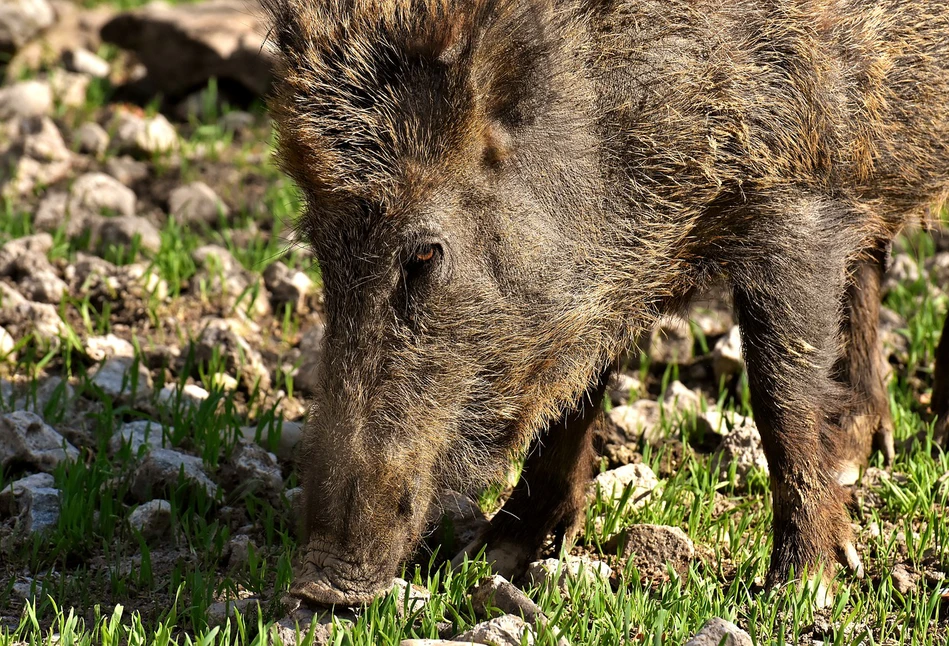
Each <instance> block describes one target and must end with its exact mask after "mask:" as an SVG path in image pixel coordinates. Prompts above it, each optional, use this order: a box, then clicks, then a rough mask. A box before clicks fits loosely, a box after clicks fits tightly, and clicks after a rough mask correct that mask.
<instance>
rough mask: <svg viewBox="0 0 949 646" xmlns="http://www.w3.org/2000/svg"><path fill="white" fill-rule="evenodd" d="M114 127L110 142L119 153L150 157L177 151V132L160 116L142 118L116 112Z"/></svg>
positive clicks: (128, 113)
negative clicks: (113, 134)
mask: <svg viewBox="0 0 949 646" xmlns="http://www.w3.org/2000/svg"><path fill="white" fill-rule="evenodd" d="M114 127H115V137H114V138H113V140H112V141H113V143H114V144H115V146H116V147H117V149H118V150H119V152H123V153H129V154H131V155H139V156H145V157H150V156H152V155H160V154H164V153H169V152H173V151H175V150H177V149H178V132H177V131H176V130H175V127H174V126H173V125H171V123H170V122H169V121H168V119H166V118H165V117H164V115H162V114H156V115H155V116H153V117H143V116H139V115H137V114H132V113H130V112H124V111H122V112H118V113H117V114H116V116H115V125H114Z"/></svg>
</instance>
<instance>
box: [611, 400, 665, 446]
mask: <svg viewBox="0 0 949 646" xmlns="http://www.w3.org/2000/svg"><path fill="white" fill-rule="evenodd" d="M609 416H610V420H611V421H612V422H613V423H614V424H616V426H617V427H618V428H619V429H620V430H621V431H622V433H623V436H624V437H625V439H626V441H627V442H630V443H638V442H639V440H640V439H643V440H645V441H646V443H647V444H651V445H653V446H656V445H658V444H659V443H660V442H661V441H662V439H663V434H662V426H661V425H660V423H659V422H660V419H661V416H662V414H661V411H660V407H659V404H658V403H657V402H655V401H653V400H651V399H641V400H639V401H637V402H635V403H632V404H629V405H628V406H617V407H615V408H613V409H612V410H610V413H609Z"/></svg>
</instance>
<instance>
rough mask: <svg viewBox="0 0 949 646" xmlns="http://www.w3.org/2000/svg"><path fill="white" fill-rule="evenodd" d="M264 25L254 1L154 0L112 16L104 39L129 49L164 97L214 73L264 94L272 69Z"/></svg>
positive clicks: (198, 83) (179, 94) (175, 94)
mask: <svg viewBox="0 0 949 646" xmlns="http://www.w3.org/2000/svg"><path fill="white" fill-rule="evenodd" d="M268 24H269V20H268V19H267V18H266V17H265V15H264V13H263V11H262V10H261V8H260V5H259V4H258V2H256V1H250V2H249V1H248V0H210V1H208V2H202V3H195V4H191V3H185V4H179V5H169V4H164V3H158V2H155V3H152V4H149V5H147V6H145V7H143V8H141V9H137V10H135V11H128V12H124V13H121V14H119V15H118V16H116V17H115V18H113V19H112V20H111V21H109V22H108V23H107V24H106V25H105V26H104V27H103V28H102V38H103V39H104V40H106V41H108V42H111V43H115V44H116V45H118V46H120V47H123V48H125V49H128V50H131V51H133V52H134V53H135V54H136V57H137V58H138V59H139V60H140V61H141V62H142V63H143V64H144V65H145V67H146V68H147V70H148V81H149V82H150V84H151V85H152V86H153V88H154V91H155V92H156V93H161V94H164V95H165V96H166V97H175V98H178V97H183V96H185V95H187V94H188V93H189V92H191V91H192V90H193V89H194V88H195V87H205V86H207V84H208V80H209V79H211V78H212V77H214V78H217V79H222V80H223V79H227V80H231V81H237V82H238V83H240V84H242V85H243V86H245V87H246V88H247V89H249V90H250V91H251V92H253V93H254V94H256V95H258V96H263V95H264V94H266V93H267V92H268V90H269V89H270V83H271V79H272V74H273V71H272V67H273V64H272V58H271V52H270V48H269V47H268V46H267V45H266V43H265V39H266V37H267V33H268Z"/></svg>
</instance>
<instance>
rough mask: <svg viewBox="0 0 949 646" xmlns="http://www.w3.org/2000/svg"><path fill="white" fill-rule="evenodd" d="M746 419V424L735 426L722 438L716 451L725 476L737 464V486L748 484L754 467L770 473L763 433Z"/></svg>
mask: <svg viewBox="0 0 949 646" xmlns="http://www.w3.org/2000/svg"><path fill="white" fill-rule="evenodd" d="M745 420H746V421H745V423H744V424H742V425H741V426H735V427H733V428H732V429H731V432H729V433H728V434H727V435H726V436H725V437H724V438H722V443H721V445H719V448H718V451H717V453H716V456H717V459H719V460H720V462H719V469H720V470H721V473H722V475H723V476H726V475H727V474H728V472H729V470H730V468H731V466H732V465H735V477H736V479H737V482H736V486H738V487H739V488H743V487H744V486H745V485H746V484H747V480H748V475H749V474H750V473H751V471H752V470H753V469H759V470H761V471H762V472H764V473H765V474H767V473H768V460H767V458H766V457H765V454H764V448H763V447H762V446H761V434H760V433H758V428H757V426H755V424H754V422H752V421H751V420H749V419H748V418H745ZM713 459H715V458H713Z"/></svg>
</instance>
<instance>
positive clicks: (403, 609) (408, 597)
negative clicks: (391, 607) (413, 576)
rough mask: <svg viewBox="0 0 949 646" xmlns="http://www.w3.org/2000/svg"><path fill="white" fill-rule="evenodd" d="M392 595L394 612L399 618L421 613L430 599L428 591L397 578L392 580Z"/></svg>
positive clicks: (430, 595)
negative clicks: (393, 596) (394, 606)
mask: <svg viewBox="0 0 949 646" xmlns="http://www.w3.org/2000/svg"><path fill="white" fill-rule="evenodd" d="M392 593H393V594H394V595H395V603H396V611H397V612H398V613H399V616H406V615H411V614H412V613H414V612H419V611H421V610H422V609H423V608H424V607H425V604H427V603H428V600H429V599H431V597H432V593H431V592H429V591H428V589H426V588H423V587H421V586H418V585H415V584H414V583H409V582H408V581H406V580H405V579H399V578H395V579H393V580H392Z"/></svg>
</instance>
